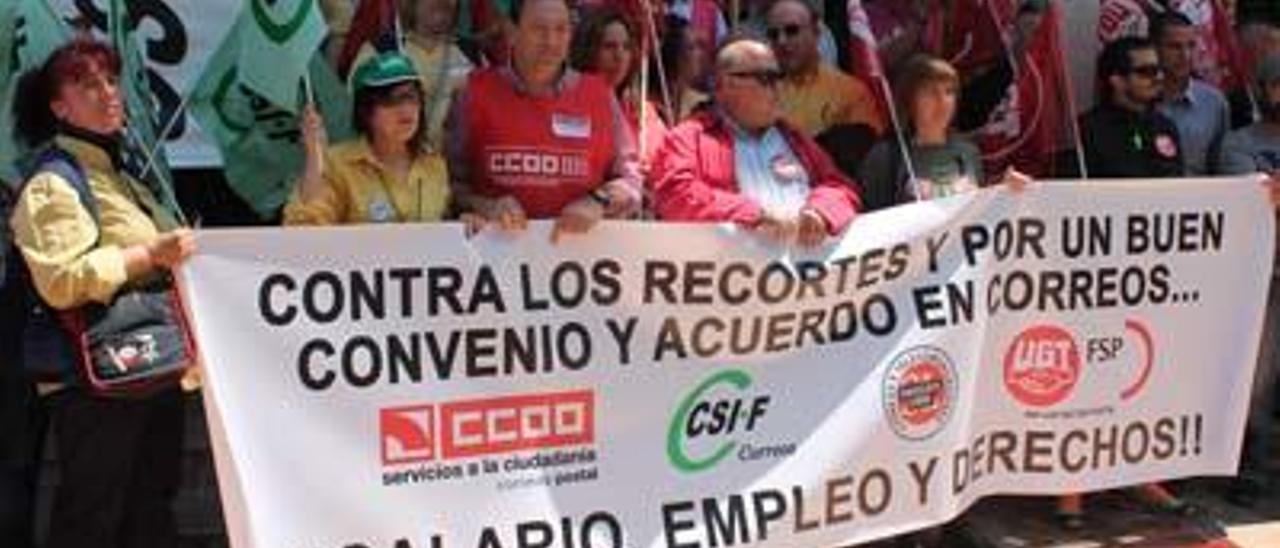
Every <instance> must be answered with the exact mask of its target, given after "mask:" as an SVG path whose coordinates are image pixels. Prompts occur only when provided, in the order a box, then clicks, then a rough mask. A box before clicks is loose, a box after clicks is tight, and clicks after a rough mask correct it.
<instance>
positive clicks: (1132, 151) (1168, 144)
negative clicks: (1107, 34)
mask: <svg viewBox="0 0 1280 548" xmlns="http://www.w3.org/2000/svg"><path fill="white" fill-rule="evenodd" d="M1097 73H1098V74H1097V81H1098V85H1099V90H1098V98H1099V100H1098V105H1097V106H1095V107H1094V108H1093V109H1091V110H1090V111H1089V112H1087V113H1085V115H1084V116H1083V117H1082V118H1081V120H1080V134H1081V140H1082V141H1083V144H1084V151H1085V161H1086V164H1087V166H1088V170H1089V176H1090V177H1094V178H1122V177H1181V176H1182V175H1183V174H1184V173H1185V172H1186V171H1185V170H1186V168H1185V166H1184V163H1183V160H1182V146H1181V144H1180V139H1179V135H1178V128H1177V127H1176V126H1174V124H1173V121H1172V120H1170V119H1169V118H1168V117H1166V116H1165V115H1164V114H1161V113H1160V112H1159V111H1157V110H1156V108H1155V104H1156V102H1157V101H1159V100H1160V92H1161V87H1162V85H1163V83H1164V68H1163V67H1161V66H1160V61H1159V58H1158V56H1157V54H1156V48H1155V45H1154V44H1152V43H1151V42H1149V41H1147V40H1146V39H1142V38H1133V37H1127V38H1121V39H1119V40H1116V41H1114V42H1112V43H1110V44H1107V46H1106V47H1105V48H1104V49H1103V50H1102V53H1101V54H1099V56H1098V64H1097Z"/></svg>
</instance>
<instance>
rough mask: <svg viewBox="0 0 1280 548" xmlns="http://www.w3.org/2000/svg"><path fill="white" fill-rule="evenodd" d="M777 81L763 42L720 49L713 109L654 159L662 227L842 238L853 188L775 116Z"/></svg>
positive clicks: (811, 239)
mask: <svg viewBox="0 0 1280 548" xmlns="http://www.w3.org/2000/svg"><path fill="white" fill-rule="evenodd" d="M781 77H782V74H781V71H780V70H779V68H778V61H777V59H776V58H775V57H774V55H773V51H772V50H770V49H769V46H768V45H766V44H764V43H763V42H759V41H756V40H753V39H749V38H739V39H735V40H730V41H729V42H728V43H726V44H725V45H723V46H721V48H720V51H719V52H718V53H717V54H716V66H715V92H714V97H715V108H711V109H706V110H703V111H700V112H698V113H697V114H694V115H693V117H692V118H690V119H689V120H687V121H685V122H684V123H681V124H680V125H678V126H676V127H675V128H674V129H672V130H671V133H670V134H669V135H668V137H667V141H666V142H665V143H663V146H662V149H661V150H660V151H659V152H658V155H657V157H655V159H654V173H653V178H652V182H653V194H654V209H655V211H656V213H657V215H658V217H659V218H660V219H663V220H666V221H695V222H733V223H737V224H739V225H742V226H744V227H747V228H750V229H752V230H755V231H757V232H759V233H762V234H764V235H765V236H766V237H769V238H771V239H774V240H776V241H778V242H780V243H783V244H788V243H791V242H798V243H799V244H800V245H802V246H806V247H812V246H817V245H820V244H822V243H823V242H824V241H826V240H827V238H828V237H829V236H835V235H838V234H841V233H842V232H844V230H845V227H847V226H848V225H849V223H850V222H852V221H853V218H854V216H855V215H857V213H858V211H859V209H860V207H861V203H860V201H859V199H858V195H857V193H856V192H855V190H854V185H853V183H852V182H851V181H849V180H848V179H847V178H846V177H845V176H844V175H843V174H841V173H840V171H839V170H837V169H836V167H835V165H834V164H832V162H831V159H830V158H828V157H827V155H826V153H824V152H823V151H822V149H821V148H819V147H818V145H817V144H816V143H814V142H813V140H812V139H811V138H810V137H809V136H807V135H805V133H804V132H803V131H801V130H799V129H798V128H796V127H795V126H794V125H792V124H790V123H789V122H787V121H786V120H785V119H784V118H783V117H782V108H781V104H780V98H779V96H778V82H779V80H780V79H781Z"/></svg>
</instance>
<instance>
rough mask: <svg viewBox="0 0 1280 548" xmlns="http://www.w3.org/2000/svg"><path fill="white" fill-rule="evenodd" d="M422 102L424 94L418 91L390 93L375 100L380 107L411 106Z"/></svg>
mask: <svg viewBox="0 0 1280 548" xmlns="http://www.w3.org/2000/svg"><path fill="white" fill-rule="evenodd" d="M421 102H422V93H420V92H419V91H418V90H416V89H409V90H403V91H396V92H393V93H388V94H386V95H383V96H381V97H378V98H377V99H376V100H375V103H376V104H377V105H378V106H384V107H398V106H400V105H411V104H413V103H421Z"/></svg>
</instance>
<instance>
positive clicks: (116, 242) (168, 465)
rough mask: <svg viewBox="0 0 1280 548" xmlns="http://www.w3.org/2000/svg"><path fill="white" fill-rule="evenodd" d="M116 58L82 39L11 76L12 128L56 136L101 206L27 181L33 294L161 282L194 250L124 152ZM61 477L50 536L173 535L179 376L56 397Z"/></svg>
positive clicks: (158, 541) (70, 303)
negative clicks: (145, 386) (14, 83)
mask: <svg viewBox="0 0 1280 548" xmlns="http://www.w3.org/2000/svg"><path fill="white" fill-rule="evenodd" d="M119 75H120V58H119V56H118V55H117V54H116V52H115V51H113V50H112V49H111V48H110V47H109V46H107V45H105V44H102V43H99V42H94V41H91V40H89V39H87V38H76V39H73V40H72V41H71V42H69V43H67V44H65V45H63V46H61V47H59V48H58V49H57V50H55V51H54V52H53V53H52V54H51V55H50V56H49V58H48V59H47V60H46V61H45V63H44V64H43V65H42V66H41V67H40V68H38V69H34V70H33V71H31V72H28V73H27V74H25V75H24V76H23V77H22V79H21V81H20V82H19V89H18V94H17V96H16V99H15V104H14V114H15V118H16V123H15V124H14V130H15V134H16V135H17V136H18V137H19V139H20V140H21V141H23V142H24V143H25V144H27V145H28V146H30V147H31V149H33V150H37V149H40V148H43V147H49V146H52V147H57V148H59V149H61V150H62V151H63V152H65V153H66V154H68V155H70V157H71V158H72V159H73V160H74V165H75V167H76V168H77V169H79V170H81V172H83V174H84V176H85V179H86V182H87V183H88V186H89V188H90V193H91V196H89V197H87V199H89V200H93V202H94V204H95V205H96V209H97V211H98V213H99V215H98V216H97V219H96V220H95V218H94V216H92V214H91V213H90V211H89V210H88V209H86V208H85V206H84V205H82V203H81V197H80V195H79V193H78V192H77V191H76V190H75V187H74V186H73V184H72V182H70V181H67V180H65V179H64V178H63V176H62V175H59V174H57V173H54V172H51V171H40V172H37V173H35V174H33V175H32V176H31V177H30V178H29V179H28V180H27V182H26V183H25V184H24V186H23V188H22V191H21V194H20V195H19V197H18V202H17V205H16V206H15V208H14V211H13V216H12V217H11V218H10V223H9V224H10V227H11V228H12V230H13V235H14V241H15V243H16V244H17V247H18V249H19V250H20V251H21V253H22V257H23V259H24V260H25V262H26V265H27V268H28V270H29V272H30V274H31V280H32V282H33V285H34V286H35V289H36V291H37V292H38V293H39V296H40V297H41V298H42V299H43V300H44V301H45V302H46V303H47V304H48V305H49V306H51V307H53V308H54V309H57V310H71V309H75V308H78V307H81V306H85V305H88V304H90V303H101V304H106V303H109V302H111V301H112V299H113V298H114V297H115V295H116V294H117V293H118V292H120V291H121V290H123V289H125V288H127V287H129V286H131V285H135V284H148V283H156V282H157V281H159V280H162V279H164V277H165V276H167V275H168V274H169V273H170V272H171V271H172V270H173V269H175V268H177V267H178V266H179V265H180V264H182V263H183V262H184V261H185V260H186V259H187V258H188V257H190V255H191V253H192V252H193V249H194V235H193V234H192V233H191V231H189V230H187V229H185V228H182V227H181V225H180V223H179V221H178V220H177V215H176V213H175V212H173V211H171V210H169V209H167V208H166V207H165V206H164V205H163V203H162V202H161V201H160V200H159V199H157V197H156V196H155V195H154V194H153V193H152V192H151V190H150V188H149V187H148V186H147V185H145V184H143V183H142V182H140V181H139V179H138V178H137V176H136V174H135V173H134V172H133V170H132V169H131V166H127V165H126V164H125V163H124V162H123V160H122V150H121V147H122V142H123V137H122V130H123V128H124V125H125V114H124V112H125V111H124V105H123V100H122V97H123V93H122V91H121V89H120V87H119V80H118V79H119ZM51 398H52V401H51V408H52V420H53V425H54V428H53V434H54V443H55V447H56V451H57V454H58V467H59V468H58V476H59V478H60V480H59V482H58V486H57V489H56V491H55V493H54V502H53V511H52V515H51V517H50V527H49V538H48V541H47V543H46V546H47V547H48V548H83V547H85V546H94V547H100V548H150V547H157V548H171V547H173V546H177V544H178V539H177V527H176V525H175V521H174V515H173V501H174V498H175V496H176V494H177V490H178V480H179V476H180V471H179V465H180V457H181V449H182V447H181V446H182V436H183V412H182V408H183V399H182V393H181V390H180V388H179V387H178V386H177V385H176V384H175V385H173V386H166V387H160V388H159V389H158V390H157V391H156V392H155V393H154V394H151V395H148V396H145V397H138V398H136V399H118V398H106V397H101V396H97V395H94V394H91V393H90V392H89V391H87V390H86V389H84V387H82V386H80V385H79V384H72V385H70V386H67V387H65V388H64V389H62V390H61V391H60V392H58V393H57V394H54V395H52V396H51Z"/></svg>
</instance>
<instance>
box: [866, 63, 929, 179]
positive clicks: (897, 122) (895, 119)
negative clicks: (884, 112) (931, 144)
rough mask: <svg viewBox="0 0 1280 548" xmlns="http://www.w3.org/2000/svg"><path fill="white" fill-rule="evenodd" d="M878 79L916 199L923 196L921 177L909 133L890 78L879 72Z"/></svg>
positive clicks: (899, 151)
mask: <svg viewBox="0 0 1280 548" xmlns="http://www.w3.org/2000/svg"><path fill="white" fill-rule="evenodd" d="M876 81H878V82H880V92H881V93H883V94H884V96H885V97H886V98H887V100H886V101H885V102H886V103H888V105H889V121H890V123H892V124H893V135H894V137H895V138H896V139H897V140H898V153H899V154H901V155H902V165H903V166H904V167H906V169H907V177H909V178H910V179H911V180H910V181H908V184H910V185H911V187H912V188H913V190H914V191H915V196H916V199H917V200H919V199H920V198H921V195H920V179H919V178H917V177H916V168H915V166H914V165H912V164H911V149H910V148H908V146H907V145H908V143H907V133H906V131H905V130H903V129H902V121H901V119H900V118H899V116H898V107H897V101H894V100H893V90H892V89H890V87H889V79H888V78H885V76H884V74H883V73H881V74H877V75H876Z"/></svg>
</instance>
